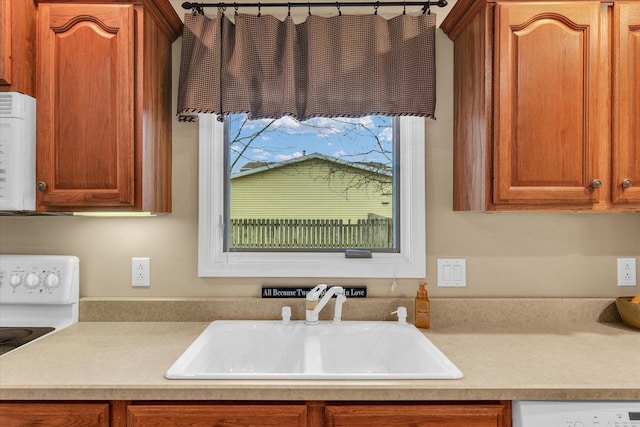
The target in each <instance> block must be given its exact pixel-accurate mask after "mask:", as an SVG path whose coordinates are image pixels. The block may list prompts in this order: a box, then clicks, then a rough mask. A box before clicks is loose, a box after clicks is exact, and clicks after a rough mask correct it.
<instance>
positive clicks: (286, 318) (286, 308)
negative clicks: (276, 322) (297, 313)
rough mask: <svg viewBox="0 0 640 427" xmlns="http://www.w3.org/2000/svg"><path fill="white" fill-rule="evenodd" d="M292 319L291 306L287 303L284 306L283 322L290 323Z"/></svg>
mask: <svg viewBox="0 0 640 427" xmlns="http://www.w3.org/2000/svg"><path fill="white" fill-rule="evenodd" d="M290 320H291V307H289V306H288V305H285V306H284V307H282V322H283V323H289V321H290Z"/></svg>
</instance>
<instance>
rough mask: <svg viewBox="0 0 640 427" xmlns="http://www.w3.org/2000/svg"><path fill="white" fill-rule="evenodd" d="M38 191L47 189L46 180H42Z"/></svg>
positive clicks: (38, 185)
mask: <svg viewBox="0 0 640 427" xmlns="http://www.w3.org/2000/svg"><path fill="white" fill-rule="evenodd" d="M36 187H37V188H38V191H46V190H47V183H46V182H42V181H40V182H39V183H38V184H37V186H36Z"/></svg>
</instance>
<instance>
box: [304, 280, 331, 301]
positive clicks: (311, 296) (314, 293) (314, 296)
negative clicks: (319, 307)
mask: <svg viewBox="0 0 640 427" xmlns="http://www.w3.org/2000/svg"><path fill="white" fill-rule="evenodd" d="M326 289H327V285H325V284H324V283H323V284H320V285H316V287H315V288H313V289H311V290H310V291H309V292H307V301H317V300H318V298H319V297H320V295H322V293H323V292H324V291H325V290H326Z"/></svg>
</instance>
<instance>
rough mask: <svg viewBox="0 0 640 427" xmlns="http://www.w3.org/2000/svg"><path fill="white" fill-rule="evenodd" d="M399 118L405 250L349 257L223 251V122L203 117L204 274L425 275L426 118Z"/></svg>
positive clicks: (200, 217)
mask: <svg viewBox="0 0 640 427" xmlns="http://www.w3.org/2000/svg"><path fill="white" fill-rule="evenodd" d="M424 121H425V120H424V118H416V117H401V118H400V252H395V253H388V252H373V254H372V258H365V259H354V258H345V256H344V252H312V251H305V252H247V251H237V252H236V251H224V224H223V221H224V185H225V182H224V180H225V177H224V170H225V168H224V156H225V154H224V134H223V129H224V124H223V123H222V122H219V121H217V120H216V116H215V115H212V114H201V115H200V118H199V133H200V135H199V147H200V148H199V170H200V173H199V207H198V214H199V215H198V276H199V277H314V278H324V277H332V278H333V277H341V278H396V277H397V278H424V277H425V276H426V248H425V247H426V239H425V172H424V171H425V147H424V138H425V123H424Z"/></svg>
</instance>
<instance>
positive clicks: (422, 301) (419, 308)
mask: <svg viewBox="0 0 640 427" xmlns="http://www.w3.org/2000/svg"><path fill="white" fill-rule="evenodd" d="M426 286H427V283H426V282H420V283H419V284H418V294H417V295H416V301H415V313H414V314H415V317H414V319H415V320H414V323H415V325H416V327H417V328H420V329H429V326H431V302H430V301H429V296H428V295H427V289H426Z"/></svg>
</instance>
